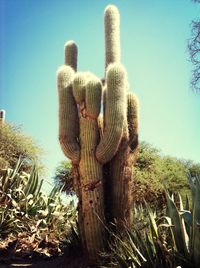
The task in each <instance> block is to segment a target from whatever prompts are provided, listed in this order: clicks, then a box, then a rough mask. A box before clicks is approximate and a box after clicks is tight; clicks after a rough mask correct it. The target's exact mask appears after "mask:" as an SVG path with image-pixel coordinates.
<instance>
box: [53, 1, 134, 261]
mask: <svg viewBox="0 0 200 268" xmlns="http://www.w3.org/2000/svg"><path fill="white" fill-rule="evenodd" d="M104 18H105V20H104V22H105V50H106V53H105V78H104V79H99V78H97V77H96V76H95V75H94V74H92V73H89V72H77V55H78V49H77V45H76V44H75V42H73V41H69V42H67V43H66V44H65V64H64V65H63V66H61V67H60V68H59V69H58V72H57V88H58V97H59V141H60V145H61V148H62V151H63V153H64V154H65V156H66V157H67V158H69V159H70V160H71V162H72V166H73V171H74V183H73V185H74V190H75V191H76V194H77V196H78V199H79V204H78V223H79V232H80V235H81V240H82V246H83V249H84V252H85V253H86V254H87V256H88V258H89V260H90V262H94V263H95V262H97V261H98V258H99V253H100V252H101V251H103V250H104V249H105V248H106V241H107V237H106V229H105V226H106V225H107V224H108V223H109V222H112V221H115V222H116V223H117V224H116V226H117V228H119V229H121V228H123V226H124V224H126V225H127V224H128V225H131V223H132V185H131V182H132V175H133V172H132V168H133V164H134V162H135V161H136V158H137V150H138V100H137V98H136V96H135V95H134V94H132V93H130V92H129V93H128V80H127V79H128V78H127V72H126V70H125V68H124V66H123V65H122V64H121V63H120V28H119V24H120V20H119V12H118V9H117V8H116V7H115V6H112V5H109V6H108V7H107V8H106V9H105V13H104ZM102 81H104V83H103V85H102ZM102 99H103V118H102V115H100V111H101V100H102Z"/></svg>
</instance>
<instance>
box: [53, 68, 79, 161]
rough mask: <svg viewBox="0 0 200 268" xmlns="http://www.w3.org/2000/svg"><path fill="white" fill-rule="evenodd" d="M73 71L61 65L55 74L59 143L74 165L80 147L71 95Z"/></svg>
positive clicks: (76, 116)
mask: <svg viewBox="0 0 200 268" xmlns="http://www.w3.org/2000/svg"><path fill="white" fill-rule="evenodd" d="M73 78H74V71H73V69H72V68H71V67H69V66H66V65H63V66H61V67H60V68H59V70H58V73H57V87H58V96H59V141H60V145H61V148H62V150H63V152H64V154H65V155H66V156H67V157H68V158H69V159H71V161H72V162H73V163H74V164H78V163H79V159H80V147H79V144H78V142H77V139H78V136H79V118H78V112H77V105H76V102H75V100H74V98H73V94H72V79H73Z"/></svg>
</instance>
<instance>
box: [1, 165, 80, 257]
mask: <svg viewBox="0 0 200 268" xmlns="http://www.w3.org/2000/svg"><path fill="white" fill-rule="evenodd" d="M22 165H23V163H22V162H21V160H19V161H18V163H17V165H16V167H15V169H14V170H13V169H4V170H1V171H0V248H2V247H3V246H6V245H8V244H9V243H10V242H12V241H14V240H16V239H17V241H18V242H17V246H16V254H18V255H20V256H31V255H32V254H34V253H38V254H42V255H45V256H51V255H55V254H60V253H61V252H62V248H63V244H67V243H68V238H67V234H70V232H71V228H75V227H76V208H75V206H74V205H73V203H71V204H66V205H64V204H63V203H62V199H61V196H60V192H61V189H60V188H59V187H57V186H55V187H53V189H52V191H51V193H50V194H48V195H47V194H45V193H44V192H42V190H41V188H42V183H43V179H40V177H39V173H38V169H37V167H36V166H33V167H32V170H31V172H30V174H28V173H26V172H24V171H20V168H21V166H22Z"/></svg>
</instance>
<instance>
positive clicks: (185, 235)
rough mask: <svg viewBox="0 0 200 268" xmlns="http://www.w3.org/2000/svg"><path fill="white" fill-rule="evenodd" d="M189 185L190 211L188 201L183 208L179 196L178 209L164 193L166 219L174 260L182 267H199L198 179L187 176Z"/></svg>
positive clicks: (199, 202) (199, 191)
mask: <svg viewBox="0 0 200 268" xmlns="http://www.w3.org/2000/svg"><path fill="white" fill-rule="evenodd" d="M188 178H189V184H190V188H191V191H192V206H191V210H190V206H189V200H188V198H187V199H186V200H187V202H186V206H185V208H184V207H183V202H182V198H181V196H180V195H179V208H178V207H177V204H176V202H175V201H174V198H173V196H171V197H170V195H169V194H168V193H166V199H167V217H166V219H167V220H168V223H169V227H170V231H171V234H172V243H173V248H174V254H175V258H176V259H177V260H178V262H179V263H180V264H181V265H182V267H200V177H198V176H196V177H191V176H190V175H189V177H188Z"/></svg>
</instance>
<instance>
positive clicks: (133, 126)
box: [127, 92, 139, 151]
mask: <svg viewBox="0 0 200 268" xmlns="http://www.w3.org/2000/svg"><path fill="white" fill-rule="evenodd" d="M127 101H128V105H127V106H128V110H127V120H128V131H129V146H130V148H131V150H132V151H134V150H135V149H136V148H137V147H138V121H139V120H138V110H139V101H138V98H137V97H136V95H135V94H133V93H131V92H130V93H128V98H127Z"/></svg>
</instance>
